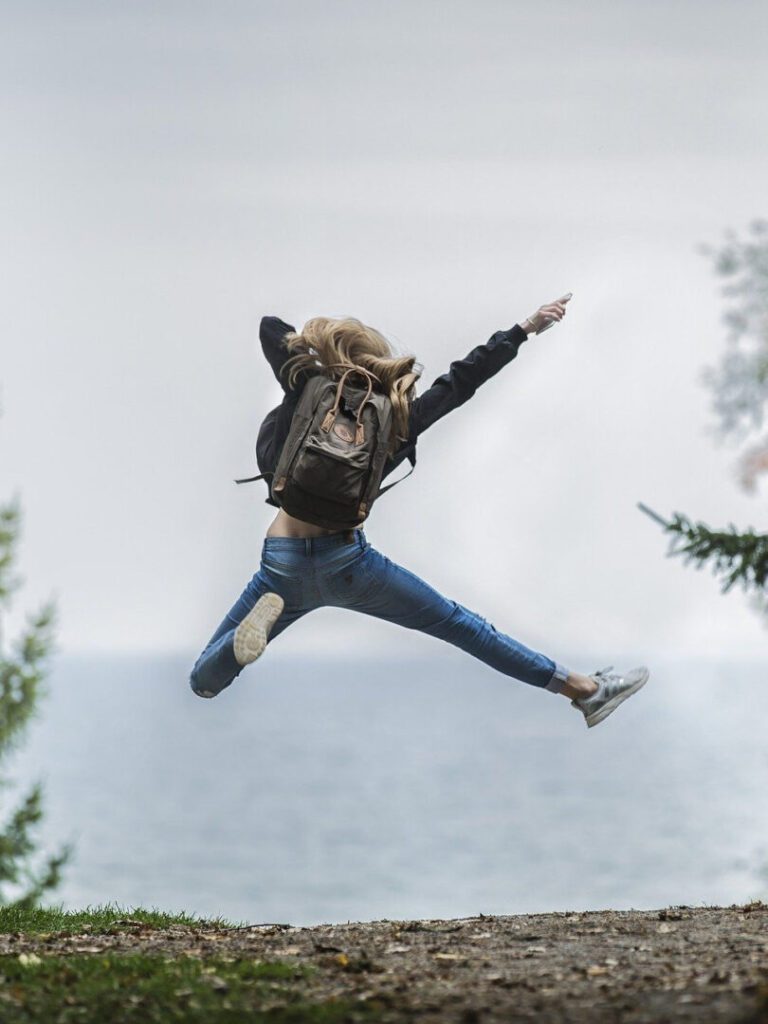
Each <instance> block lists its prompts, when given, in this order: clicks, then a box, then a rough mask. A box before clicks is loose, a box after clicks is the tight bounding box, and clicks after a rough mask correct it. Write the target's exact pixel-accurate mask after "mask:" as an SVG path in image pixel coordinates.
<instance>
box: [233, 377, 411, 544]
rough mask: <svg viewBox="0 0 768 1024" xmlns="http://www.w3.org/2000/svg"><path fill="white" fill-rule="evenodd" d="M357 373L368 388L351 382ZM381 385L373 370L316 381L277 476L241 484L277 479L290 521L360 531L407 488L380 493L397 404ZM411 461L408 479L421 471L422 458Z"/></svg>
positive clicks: (278, 497) (277, 496) (275, 489)
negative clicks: (389, 496)
mask: <svg viewBox="0 0 768 1024" xmlns="http://www.w3.org/2000/svg"><path fill="white" fill-rule="evenodd" d="M331 365H333V366H341V365H347V364H340V363H334V364H331ZM355 374H357V375H360V376H362V377H363V379H364V380H365V386H363V387H359V386H357V387H356V386H354V385H353V384H351V383H349V382H348V378H349V377H350V375H355ZM374 380H378V378H377V377H376V375H375V374H373V373H371V372H370V371H369V370H364V369H363V368H362V367H349V366H348V365H347V369H346V370H345V372H344V373H343V374H342V376H341V379H340V380H339V381H338V382H336V381H334V380H331V378H330V377H327V376H326V375H325V374H324V373H319V374H315V375H313V376H312V377H310V378H309V380H308V381H307V382H306V384H305V385H304V389H303V391H302V393H301V396H300V397H299V401H298V404H297V406H296V410H295V411H294V413H293V417H292V419H291V425H290V429H289V431H288V436H287V438H286V439H285V444H284V445H283V448H282V451H281V452H280V456H279V458H278V460H277V466H276V467H275V471H274V473H272V474H270V473H262V474H260V475H259V476H254V477H248V478H247V479H245V480H237V481H236V483H239V484H241V483H248V482H249V481H251V480H261V479H263V478H264V477H267V476H272V483H271V485H270V494H271V495H272V498H273V500H274V501H275V502H276V503H277V504H278V505H280V506H281V507H282V508H283V509H285V511H286V512H287V513H288V514H289V515H291V516H295V517H296V518H297V519H302V520H304V521H305V522H308V523H314V524H315V525H317V526H322V527H325V528H326V529H328V530H339V531H342V530H350V529H353V528H354V527H357V526H360V525H361V523H362V522H363V521H364V520H365V519H366V518H367V516H368V514H369V513H370V511H371V506H372V505H373V503H374V501H376V499H377V498H379V497H380V496H381V495H382V494H384V492H385V491H388V490H389V488H390V487H394V486H395V484H399V483H400V480H396V481H395V482H394V483H391V484H387V486H386V487H381V488H380V487H379V484H380V483H381V477H382V474H383V471H384V463H385V462H386V459H387V449H388V444H389V440H390V437H391V432H392V430H393V429H394V421H393V413H392V402H391V400H390V398H389V396H388V395H384V394H381V392H376V391H374V389H373V383H374ZM410 461H411V469H410V470H409V471H408V472H407V473H406V474H405V476H403V477H402V478H401V479H402V480H404V479H405V477H406V476H410V474H411V473H412V472H413V469H414V462H415V459H414V458H413V457H411V458H410Z"/></svg>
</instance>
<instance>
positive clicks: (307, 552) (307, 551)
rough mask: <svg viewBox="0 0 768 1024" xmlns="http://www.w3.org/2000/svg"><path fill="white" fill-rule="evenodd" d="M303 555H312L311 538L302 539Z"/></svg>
mask: <svg viewBox="0 0 768 1024" xmlns="http://www.w3.org/2000/svg"><path fill="white" fill-rule="evenodd" d="M304 554H305V555H311V554H312V538H311V537H305V538H304Z"/></svg>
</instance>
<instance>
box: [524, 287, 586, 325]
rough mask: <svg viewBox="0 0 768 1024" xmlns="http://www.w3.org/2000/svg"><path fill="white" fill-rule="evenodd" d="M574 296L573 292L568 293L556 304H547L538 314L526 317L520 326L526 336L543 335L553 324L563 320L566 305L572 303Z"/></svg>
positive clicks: (556, 301)
mask: <svg viewBox="0 0 768 1024" xmlns="http://www.w3.org/2000/svg"><path fill="white" fill-rule="evenodd" d="M572 295H573V293H572V292H566V294H565V295H563V296H562V297H561V298H559V299H555V301H554V302H547V303H546V304H545V305H543V306H539V308H538V309H537V310H536V312H535V313H532V314H531V316H528V317H526V318H525V320H523V322H522V323H521V324H520V326H521V327H522V328H523V330H524V331H525V332H526V334H542V333H543V332H544V331H546V330H547V328H548V327H551V326H552V324H555V323H558V322H559V321H560V320H562V319H563V317H564V316H565V305H566V303H567V302H570V301H571V298H572Z"/></svg>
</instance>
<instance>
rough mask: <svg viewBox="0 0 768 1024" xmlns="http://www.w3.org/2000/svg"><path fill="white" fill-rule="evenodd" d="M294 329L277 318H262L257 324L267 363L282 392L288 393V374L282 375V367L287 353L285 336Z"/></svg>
mask: <svg viewBox="0 0 768 1024" xmlns="http://www.w3.org/2000/svg"><path fill="white" fill-rule="evenodd" d="M295 330H296V328H295V327H292V326H291V324H287V323H286V322H285V321H284V320H281V319H280V317H279V316H263V317H262V318H261V323H260V324H259V340H260V341H261V348H262V350H263V352H264V355H265V356H266V359H267V362H268V363H269V365H270V366H271V367H272V372H273V373H274V375H275V377H276V378H277V381H278V383H279V384H280V386H281V387H282V389H283V391H288V390H289V389H288V379H287V378H288V374H287V372H286V373H282V369H283V365H284V363H285V361H286V360H287V359H288V356H289V353H288V349H287V348H286V345H285V340H284V338H285V335H286V334H287V333H288V332H289V331H295Z"/></svg>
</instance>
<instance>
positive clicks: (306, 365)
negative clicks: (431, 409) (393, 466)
mask: <svg viewBox="0 0 768 1024" xmlns="http://www.w3.org/2000/svg"><path fill="white" fill-rule="evenodd" d="M284 340H285V344H286V347H287V348H288V351H289V352H290V353H292V355H291V357H290V358H289V359H288V360H287V361H286V363H285V366H286V367H288V366H290V369H289V371H288V386H289V387H293V386H294V384H295V382H296V378H297V377H298V375H299V374H300V373H301V372H302V370H303V371H305V372H307V373H309V374H312V375H314V374H316V373H325V374H326V375H327V376H329V377H331V378H332V379H334V378H337V377H340V376H341V374H342V373H344V369H345V367H350V366H360V367H362V368H363V369H364V370H370V371H371V373H375V374H376V376H377V377H378V378H379V380H380V382H381V383H380V384H378V385H377V388H378V389H380V390H382V391H383V392H384V393H385V394H387V395H389V399H390V401H391V402H392V413H393V420H394V430H393V431H392V436H391V438H390V443H389V450H388V455H393V454H394V452H395V450H396V449H397V448H398V446H399V443H400V442H401V441H406V440H407V439H408V417H409V412H410V403H411V401H412V400H413V398H414V395H415V384H416V381H417V380H418V379H419V377H420V376H421V371H419V372H414V365H415V363H416V356H399V355H397V353H396V352H395V351H394V350H393V348H392V346H391V345H390V343H389V341H387V339H386V338H385V337H384V335H383V334H381V333H380V332H379V331H377V330H376V329H375V328H374V327H368V325H367V324H364V323H362V322H361V321H360V320H358V319H356V318H355V317H353V316H345V317H335V318H334V317H329V316H315V317H312V319H311V320H307V322H306V323H305V324H304V327H303V328H302V330H301V332H299V331H290V332H289V333H288V334H286V335H285V338H284ZM334 363H340V364H343V365H341V366H336V367H334V366H333V364H334Z"/></svg>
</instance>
